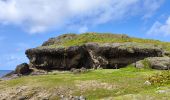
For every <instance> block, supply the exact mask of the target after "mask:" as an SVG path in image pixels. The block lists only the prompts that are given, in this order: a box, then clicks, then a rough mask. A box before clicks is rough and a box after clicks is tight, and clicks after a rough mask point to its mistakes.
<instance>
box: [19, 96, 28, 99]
mask: <svg viewBox="0 0 170 100" xmlns="http://www.w3.org/2000/svg"><path fill="white" fill-rule="evenodd" d="M26 99H27V97H26V96H20V97H19V98H18V100H26Z"/></svg>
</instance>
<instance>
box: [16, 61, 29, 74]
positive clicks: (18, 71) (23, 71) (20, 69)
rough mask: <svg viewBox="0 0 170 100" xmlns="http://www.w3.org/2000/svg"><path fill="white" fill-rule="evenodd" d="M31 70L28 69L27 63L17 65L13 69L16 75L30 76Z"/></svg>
mask: <svg viewBox="0 0 170 100" xmlns="http://www.w3.org/2000/svg"><path fill="white" fill-rule="evenodd" d="M31 72H32V70H31V69H30V68H29V65H28V64H27V63H22V64H20V65H18V66H17V67H16V69H15V74H18V75H27V74H30V73H31Z"/></svg>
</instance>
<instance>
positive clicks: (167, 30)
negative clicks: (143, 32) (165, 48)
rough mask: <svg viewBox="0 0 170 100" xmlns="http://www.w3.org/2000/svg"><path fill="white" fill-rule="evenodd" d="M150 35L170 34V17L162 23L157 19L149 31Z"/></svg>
mask: <svg viewBox="0 0 170 100" xmlns="http://www.w3.org/2000/svg"><path fill="white" fill-rule="evenodd" d="M147 34H149V35H161V36H168V35H169V36H170V17H169V18H168V19H167V20H166V22H165V23H163V24H162V23H160V22H158V21H156V22H155V23H154V24H153V25H152V27H151V28H150V29H149V31H148V32H147Z"/></svg>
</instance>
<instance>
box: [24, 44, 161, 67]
mask: <svg viewBox="0 0 170 100" xmlns="http://www.w3.org/2000/svg"><path fill="white" fill-rule="evenodd" d="M163 52H164V51H163V50H162V49H161V48H160V47H157V46H155V45H152V44H141V43H104V44H98V43H86V44H84V45H81V46H71V47H65V48H55V47H50V46H41V47H38V48H34V49H29V50H27V51H26V55H27V57H28V58H29V60H30V63H31V64H32V65H33V67H35V68H37V69H43V70H70V69H72V68H82V67H84V68H87V69H89V68H120V67H125V66H127V65H129V64H132V63H135V62H136V61H139V60H142V59H144V58H147V57H162V56H163Z"/></svg>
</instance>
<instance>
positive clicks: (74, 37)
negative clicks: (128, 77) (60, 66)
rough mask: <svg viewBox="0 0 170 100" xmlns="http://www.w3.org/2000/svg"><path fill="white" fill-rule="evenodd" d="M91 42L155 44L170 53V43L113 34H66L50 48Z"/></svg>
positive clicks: (53, 41)
mask: <svg viewBox="0 0 170 100" xmlns="http://www.w3.org/2000/svg"><path fill="white" fill-rule="evenodd" d="M89 42H96V43H124V42H136V43H145V44H154V45H155V46H161V47H162V48H164V49H166V50H167V51H170V43H169V42H162V41H159V40H151V39H141V38H135V37H129V36H127V35H125V34H111V33H83V34H64V35H61V36H59V37H58V38H53V39H52V40H50V43H49V45H48V47H57V48H58V47H68V46H75V45H82V44H85V43H89Z"/></svg>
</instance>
